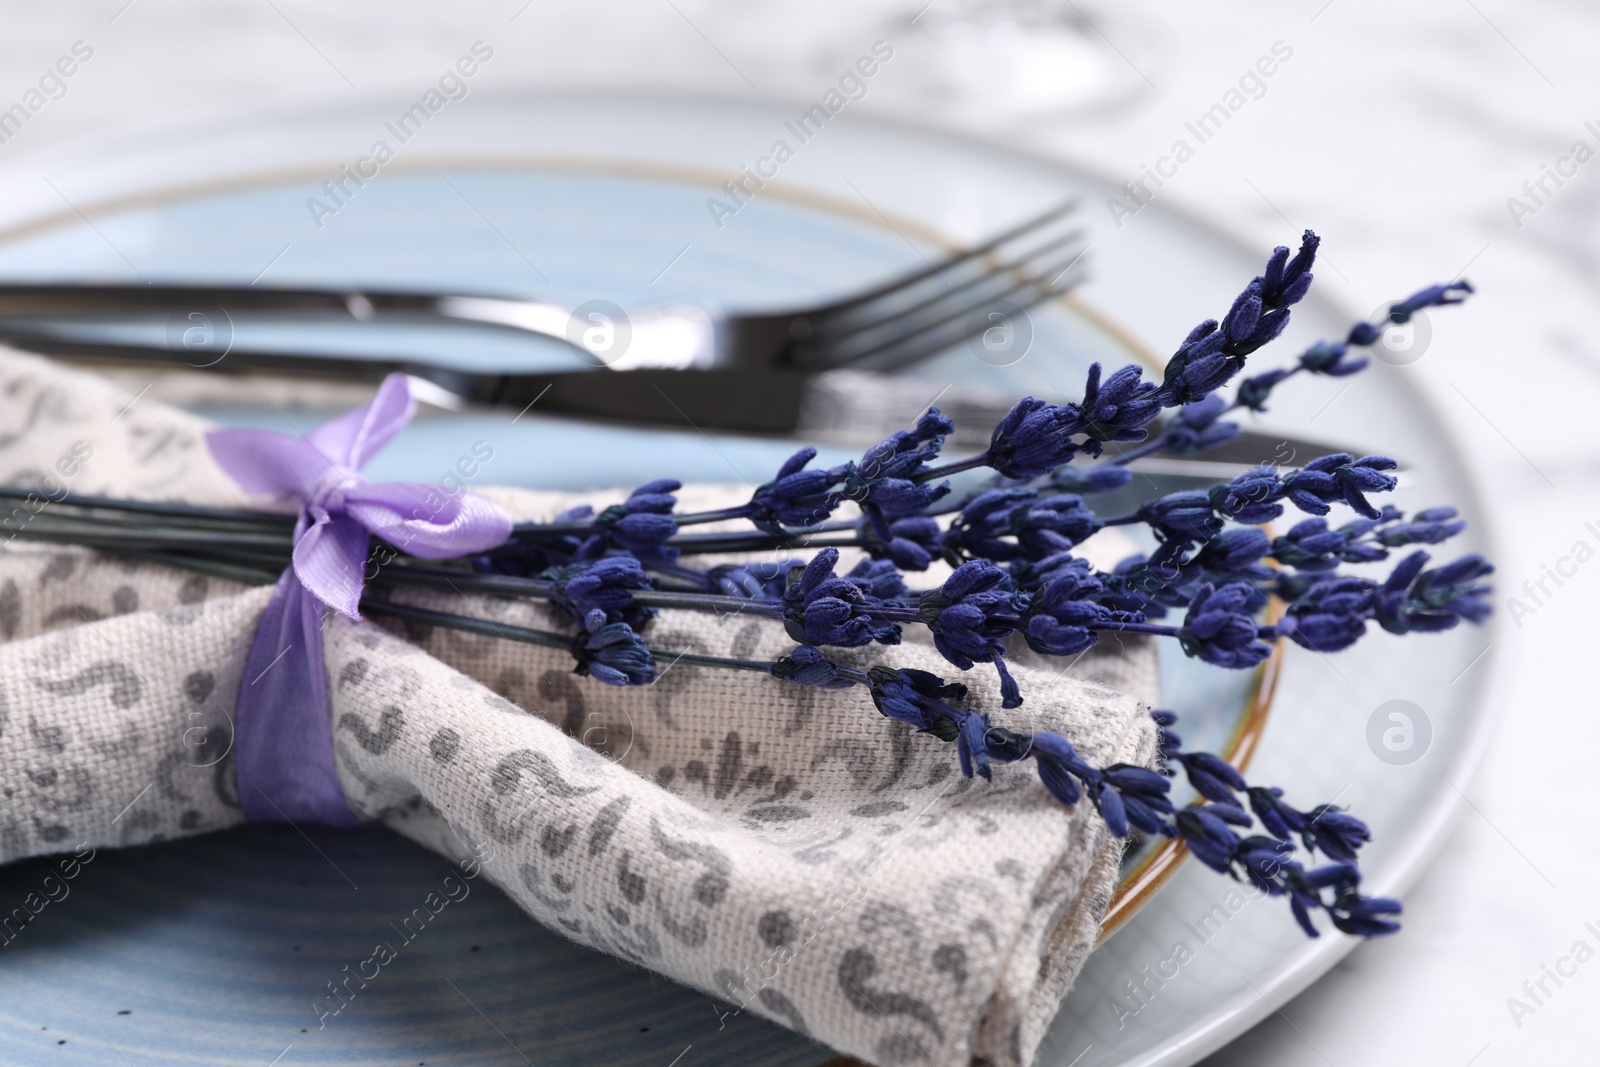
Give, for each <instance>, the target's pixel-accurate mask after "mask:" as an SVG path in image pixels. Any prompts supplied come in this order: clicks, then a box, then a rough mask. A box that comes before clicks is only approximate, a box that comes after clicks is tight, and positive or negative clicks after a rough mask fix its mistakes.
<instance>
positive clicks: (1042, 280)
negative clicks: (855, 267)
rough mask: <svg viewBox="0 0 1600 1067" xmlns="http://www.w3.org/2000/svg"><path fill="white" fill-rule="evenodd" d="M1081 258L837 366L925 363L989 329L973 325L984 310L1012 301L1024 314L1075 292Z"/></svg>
mask: <svg viewBox="0 0 1600 1067" xmlns="http://www.w3.org/2000/svg"><path fill="white" fill-rule="evenodd" d="M1081 258H1082V253H1081V252H1080V253H1079V255H1078V256H1075V257H1073V258H1072V259H1070V260H1068V261H1066V262H1065V263H1058V264H1056V265H1055V266H1053V267H1052V268H1051V270H1049V271H1045V272H1042V273H1041V274H1040V275H1038V276H1036V277H1031V278H1026V279H1024V280H1022V281H1019V282H1017V283H1015V284H1013V285H1011V286H1010V287H1008V288H1006V289H1003V290H1001V291H1000V292H998V293H993V294H991V295H989V296H988V297H987V298H985V299H982V300H976V301H971V302H969V303H967V304H965V305H964V306H963V307H962V308H961V309H959V310H957V311H955V312H952V313H951V314H948V315H944V316H941V317H940V318H939V319H937V320H935V321H933V322H930V323H926V324H924V325H923V326H921V327H919V328H918V329H916V330H913V331H910V332H908V333H907V334H905V335H903V336H901V337H898V338H896V339H895V340H893V341H889V342H887V343H884V344H881V345H878V346H876V347H874V348H873V349H870V350H868V351H866V352H862V353H858V354H856V355H854V356H852V357H851V358H850V359H848V360H847V361H845V362H843V363H841V364H835V366H848V367H850V368H851V369H861V370H874V371H880V372H881V371H891V370H898V369H899V368H901V367H905V366H909V365H910V364H913V363H916V362H917V361H919V360H922V359H926V358H927V357H928V356H931V355H934V354H936V353H938V352H941V351H943V350H944V349H946V348H949V347H951V346H952V345H956V344H959V343H961V342H962V341H964V340H966V339H967V338H969V337H972V336H975V335H976V334H978V333H981V332H983V330H984V329H987V328H988V326H987V323H986V322H978V323H973V322H972V321H971V316H972V313H973V312H975V311H979V310H982V309H983V308H984V307H985V306H990V307H992V306H994V305H995V304H997V303H998V302H999V301H1001V300H1010V301H1011V302H1012V303H1014V304H1016V305H1017V306H1018V307H1020V308H1022V309H1023V310H1027V309H1028V308H1031V307H1034V306H1035V305H1037V304H1040V303H1042V302H1044V301H1046V300H1049V299H1051V298H1053V297H1056V296H1060V295H1061V294H1062V293H1065V292H1067V291H1069V290H1071V289H1073V288H1075V287H1076V286H1077V285H1078V284H1079V283H1080V282H1081V281H1082V280H1083V278H1084V276H1085V274H1086V270H1085V269H1084V268H1082V267H1079V266H1078V262H1079V260H1080V259H1081Z"/></svg>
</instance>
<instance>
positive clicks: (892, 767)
mask: <svg viewBox="0 0 1600 1067" xmlns="http://www.w3.org/2000/svg"><path fill="white" fill-rule="evenodd" d="M206 429H207V424H206V423H205V422H204V421H203V420H200V419H197V418H195V417H193V416H190V415H188V414H185V413H183V412H180V411H177V410H174V409H171V408H168V407H165V406H163V405H161V404H159V403H157V402H156V401H154V400H151V399H149V398H148V397H144V398H139V397H136V396H133V395H130V394H128V393H126V392H124V391H122V390H120V389H118V388H116V387H115V386H113V385H111V384H110V383H108V382H107V381H105V380H104V379H101V378H98V377H96V376H93V375H90V374H86V373H83V372H79V371H74V370H70V369H67V368H64V367H62V366H59V365H57V364H54V363H51V362H48V361H45V360H41V359H37V358H34V357H30V356H24V355H20V354H16V353H11V352H3V351H0V483H4V484H9V485H17V484H26V485H36V486H38V487H39V494H38V497H37V499H36V500H34V501H30V502H24V503H23V504H21V505H19V506H18V507H16V508H15V509H10V510H9V515H8V516H7V517H6V518H5V520H4V522H3V523H0V530H3V531H4V532H3V533H0V541H4V542H5V547H4V550H3V551H0V640H3V643H0V790H3V795H4V797H5V804H4V807H3V809H0V860H14V859H20V858H23V857H26V856H33V855H39V854H44V853H50V852H57V851H66V850H70V849H72V848H74V847H77V846H78V845H79V844H80V843H82V842H85V841H87V842H88V843H90V844H92V845H94V846H96V847H107V846H125V845H142V844H148V843H151V842H156V841H162V840H168V839H171V838H175V837H178V836H181V835H186V834H194V833H202V832H205V831H209V830H216V829H221V828H223V827H227V826H231V825H235V824H237V823H239V822H241V821H242V817H241V815H240V813H239V801H238V797H237V790H236V786H235V781H234V776H233V772H232V756H233V754H232V752H231V751H229V753H228V755H227V756H225V757H223V758H221V759H217V758H216V753H217V752H218V751H220V750H221V749H222V748H225V747H227V746H228V744H229V737H230V735H229V732H228V729H227V724H228V723H229V722H230V721H231V719H230V716H231V711H232V708H233V705H234V702H235V700H236V699H237V696H238V693H239V689H240V687H241V685H246V684H249V681H250V680H249V679H246V678H243V677H242V675H243V667H244V660H245V654H246V652H247V651H248V649H249V646H250V642H251V638H252V635H253V633H254V630H255V627H256V624H257V622H258V620H259V618H260V616H261V613H262V610H263V608H264V606H265V604H266V602H267V599H268V597H269V596H270V594H271V590H270V589H268V588H246V587H243V586H238V585H234V584H231V583H228V582H224V581H221V580H218V579H215V578H206V577H200V576H196V575H193V574H190V573H186V572H181V571H176V570H169V569H166V568H162V567H157V566H153V565H147V564H133V563H128V562H123V561H119V560H116V559H112V558H109V557H105V556H101V555H98V554H96V553H93V552H90V551H86V550H82V549H76V548H71V547H62V546H54V545H50V544H48V543H43V542H29V541H24V540H22V539H20V538H18V539H11V534H12V533H14V532H15V531H17V530H19V529H20V528H21V526H22V525H23V524H25V523H26V522H27V521H28V520H29V517H30V515H31V514H32V512H33V511H36V510H38V509H39V508H43V507H48V506H49V504H48V503H47V502H48V501H49V500H52V499H56V500H59V499H62V498H63V497H64V496H66V495H70V494H103V495H110V496H120V497H140V498H148V499H163V500H186V501H190V502H194V503H204V504H214V505H247V506H249V505H255V506H260V504H261V503H262V502H261V501H257V500H251V499H249V498H246V497H245V496H244V495H243V494H242V493H241V492H240V491H239V490H238V489H237V488H235V487H234V486H233V485H232V483H231V482H229V480H228V479H227V478H226V477H225V476H224V475H223V474H222V473H221V471H219V470H218V469H217V468H216V466H215V465H214V464H213V463H212V461H211V459H210V457H209V455H208V453H207V451H206V448H205V445H204V442H203V440H202V435H203V433H204V431H205V430H206ZM474 488H475V491H480V492H482V493H483V494H484V495H486V496H489V497H491V498H492V499H494V500H496V501H497V502H498V503H500V504H501V505H502V506H503V507H505V508H506V509H507V510H508V511H510V512H511V514H512V515H513V516H514V517H516V518H518V519H549V518H551V517H553V516H554V515H555V514H556V513H557V512H558V511H560V510H561V509H563V508H565V507H567V506H569V505H570V504H571V503H573V502H574V499H575V498H574V497H572V496H570V495H563V494H554V493H535V492H525V491H518V490H509V489H481V490H479V489H477V488H476V487H474ZM748 493H749V488H748V487H744V488H742V489H741V488H736V487H723V488H717V487H691V488H690V489H689V490H686V491H685V492H684V494H682V500H683V506H684V507H686V508H688V509H690V510H699V509H702V508H709V507H717V506H722V505H726V504H729V503H735V502H738V501H739V500H740V499H743V498H744V497H747V496H748ZM583 499H585V500H592V501H598V502H602V503H603V502H605V501H606V499H607V498H606V497H605V496H604V495H603V494H584V496H583ZM618 499H620V495H619V496H618ZM411 595H412V596H413V597H414V599H415V600H416V602H417V603H420V604H423V605H425V606H430V607H435V608H438V609H440V610H449V611H452V612H456V613H460V614H470V615H478V616H482V617H487V618H494V619H497V620H504V621H506V622H513V623H517V624H521V625H527V626H536V627H542V628H546V629H550V628H560V627H561V626H562V623H561V622H560V620H559V619H557V618H555V617H553V616H551V615H550V614H549V613H548V612H547V609H545V608H544V607H543V606H541V605H530V604H525V603H512V602H509V601H505V600H497V599H491V598H467V599H465V600H464V599H463V598H461V597H456V596H449V597H448V598H444V597H441V596H438V595H435V594H431V593H417V594H411ZM647 634H648V636H649V638H650V640H651V643H652V645H653V646H655V647H657V648H665V649H689V650H694V651H698V652H705V653H712V654H718V655H728V656H737V657H749V658H774V657H776V656H778V655H780V654H782V653H784V652H786V651H788V650H789V649H790V648H791V647H792V642H791V641H790V640H789V639H788V638H787V637H786V636H785V635H784V633H783V631H782V628H781V627H780V626H778V625H776V624H774V623H769V622H760V621H752V620H748V619H739V618H737V617H729V618H718V617H715V616H710V615H702V614H695V613H689V612H673V611H666V612H662V614H661V615H660V617H659V618H657V619H656V620H655V621H654V622H653V623H652V624H651V626H650V629H649V630H648V631H647ZM832 654H833V653H830V655H832ZM837 658H839V659H841V660H847V661H848V662H850V663H851V664H852V665H857V666H864V665H866V664H868V663H871V662H878V661H880V660H881V661H884V662H891V663H893V664H894V665H896V666H900V667H920V668H923V669H925V670H930V671H934V672H936V673H940V674H943V675H945V676H947V677H950V676H953V675H955V674H956V673H958V672H955V671H954V669H953V668H951V667H950V666H949V664H947V663H945V662H944V661H943V660H941V659H940V658H939V657H938V655H937V654H936V653H935V652H934V651H933V649H932V648H931V647H929V646H925V645H919V644H915V643H910V642H908V643H907V644H905V645H902V646H899V647H895V648H890V649H880V650H856V651H855V652H853V653H852V652H840V653H839V654H838V657H837ZM1018 659H1019V662H1018V664H1017V668H1016V671H1015V673H1016V675H1017V678H1018V681H1019V682H1020V683H1021V685H1022V688H1023V691H1024V692H1025V693H1026V694H1027V695H1028V699H1027V703H1026V704H1025V705H1024V706H1023V707H1022V708H1020V709H1017V710H1015V711H1004V710H1001V708H1000V699H999V693H998V686H997V684H996V682H995V677H994V674H993V672H991V671H987V670H981V669H980V670H975V671H972V672H969V673H968V674H965V675H962V676H961V679H960V680H961V681H963V682H965V683H967V684H968V685H969V686H970V687H971V690H972V699H973V700H974V701H975V706H980V707H983V708H985V709H986V710H989V711H990V712H992V714H993V716H994V720H995V722H996V724H997V725H1004V726H1010V727H1013V728H1017V729H1024V730H1035V729H1051V730H1056V731H1058V732H1060V733H1061V734H1063V735H1065V736H1066V737H1067V738H1068V739H1069V740H1070V741H1071V742H1072V744H1073V745H1074V746H1076V748H1077V749H1078V751H1079V752H1080V753H1081V754H1082V755H1083V756H1084V757H1085V758H1086V759H1087V760H1089V761H1090V762H1093V763H1097V764H1101V765H1104V764H1108V763H1113V762H1118V761H1124V762H1129V763H1140V764H1148V763H1149V762H1150V761H1151V760H1152V759H1153V755H1154V747H1155V730H1154V726H1153V723H1152V721H1151V719H1150V717H1149V716H1148V715H1147V714H1146V711H1147V709H1148V706H1149V704H1148V701H1150V700H1153V699H1155V692H1154V689H1155V661H1154V652H1153V649H1152V648H1151V647H1150V646H1149V644H1148V642H1147V640H1146V639H1137V640H1133V641H1129V642H1127V643H1126V644H1125V645H1123V646H1121V647H1120V648H1116V647H1113V648H1110V649H1105V650H1096V651H1095V652H1092V653H1091V654H1090V655H1087V656H1085V657H1084V658H1083V659H1082V660H1081V661H1080V662H1079V663H1078V664H1077V665H1076V666H1075V667H1074V668H1073V669H1072V671H1071V672H1070V673H1060V672H1059V671H1058V669H1057V668H1056V667H1054V666H1053V665H1045V664H1041V663H1039V662H1037V661H1030V660H1029V658H1028V657H1027V656H1026V655H1024V656H1020V657H1018ZM1030 662H1031V665H1030ZM326 666H327V671H328V678H329V684H330V689H331V691H332V721H331V722H330V723H329V724H328V727H329V729H330V730H331V731H332V733H333V737H334V743H335V751H336V756H337V762H338V772H339V777H340V782H341V785H342V787H343V789H344V792H345V794H346V797H347V798H348V801H349V803H350V805H351V807H352V808H353V809H354V810H355V811H356V812H357V813H359V814H360V815H362V816H363V817H366V818H370V819H375V820H382V821H383V822H384V823H386V824H387V825H389V826H391V827H392V828H394V829H395V830H396V831H398V832H400V833H402V834H405V835H406V836H408V837H410V838H412V839H414V840H416V841H419V842H421V843H423V844H424V845H426V846H427V847H429V848H432V849H434V850H436V851H438V852H440V853H442V854H444V855H445V856H447V857H449V858H451V859H452V860H455V861H458V862H460V861H466V860H468V859H469V858H470V857H474V856H476V857H477V861H478V862H479V863H480V864H481V868H482V870H483V871H484V873H485V874H486V875H487V876H488V878H489V879H491V880H492V881H494V882H495V883H496V884H497V885H499V886H500V887H501V888H502V889H503V890H504V891H505V892H506V893H507V894H508V895H509V896H510V897H511V898H512V899H514V900H515V901H516V902H517V903H518V905H520V906H521V907H522V908H523V909H524V910H526V911H527V912H528V914H530V915H532V916H533V917H534V918H535V919H537V920H538V921H539V922H541V923H543V924H545V925H547V926H549V927H551V928H552V929H556V930H559V931H561V932H562V933H564V934H566V935H567V936H569V937H571V938H573V939H574V940H577V941H579V942H581V943H583V944H586V945H590V946H593V947H594V948H597V949H599V950H601V951H604V952H609V953H613V954H615V955H618V956H621V957H623V958H626V959H628V960H630V961H633V962H635V963H638V964H640V965H641V966H645V967H648V968H651V969H652V970H655V971H659V972H660V973H662V974H665V975H667V976H669V977H671V978H673V979H676V980H677V981H680V982H683V983H685V984H688V985H690V986H693V987H695V988H697V989H700V990H703V991H705V992H707V993H710V994H712V995H714V996H716V997H718V998H720V999H722V1000H726V1001H728V1002H730V1003H731V1004H733V1005H735V1006H737V1007H739V1008H741V1009H743V1010H749V1011H753V1012H756V1013H758V1014H760V1015H763V1016H765V1017H767V1018H770V1019H773V1020H775V1021H777V1022H779V1023H781V1024H783V1025H785V1026H788V1027H791V1028H793V1029H795V1030H797V1031H799V1032H801V1033H804V1034H807V1035H809V1036H811V1037H812V1038H815V1039H816V1040H819V1041H822V1042H824V1043H826V1044H828V1045H831V1046H833V1047H835V1048H838V1049H841V1050H843V1051H846V1052H849V1053H851V1054H853V1055H856V1056H859V1057H862V1058H864V1059H867V1060H870V1061H872V1062H874V1063H879V1064H900V1063H911V1062H918V1063H922V1062H926V1063H928V1064H932V1065H935V1067H963V1065H966V1064H969V1063H985V1064H994V1065H1005V1067H1013V1065H1014V1067H1023V1065H1026V1064H1028V1063H1030V1062H1032V1060H1033V1056H1034V1052H1035V1049H1036V1047H1037V1045H1038V1042H1039V1040H1040V1037H1041V1036H1042V1034H1043V1032H1044V1029H1045V1027H1046V1025H1047V1024H1048V1023H1049V1021H1050V1019H1051V1017H1052V1016H1053V1015H1054V1013H1055V1011H1056V1008H1057V1006H1058V1004H1059V1002H1060V1000H1061V998H1062V997H1063V996H1064V995H1065V994H1066V992H1067V990H1068V989H1069V988H1070V987H1071V985H1072V982H1073V980H1074V978H1075V977H1076V975H1077V974H1078V971H1079V970H1080V968H1081V967H1082V965H1083V962H1084V959H1085V957H1086V956H1087V954H1088V952H1089V950H1090V949H1091V948H1092V946H1093V944H1094V941H1095V936H1096V932H1097V929H1098V926H1099V921H1100V917H1101V916H1102V914H1103V913H1104V911H1105V908H1106V905H1107V903H1108V900H1109V896H1110V892H1111V889H1112V887H1113V885H1114V882H1115V878H1116V872H1117V865H1118V859H1119V856H1120V852H1121V850H1120V847H1119V844H1120V843H1119V842H1118V841H1117V840H1116V839H1114V838H1112V837H1110V836H1109V835H1108V833H1107V832H1106V830H1105V828H1104V826H1103V825H1102V824H1101V822H1100V821H1099V818H1098V817H1097V816H1096V815H1095V814H1094V812H1093V811H1092V809H1090V808H1089V807H1088V805H1086V804H1080V805H1079V806H1078V807H1077V808H1076V809H1069V808H1065V807H1063V806H1062V805H1061V804H1059V803H1058V802H1056V801H1055V800H1054V799H1052V798H1051V797H1050V796H1049V794H1047V793H1046V792H1045V790H1044V788H1043V787H1042V786H1041V785H1040V784H1039V782H1038V780H1037V778H1036V777H1035V776H1034V775H1033V773H1032V770H1031V768H1030V767H1029V766H1027V765H1026V764H1023V765H1017V766H1007V765H999V766H996V767H995V770H994V779H993V780H992V781H990V782H984V781H982V780H968V779H965V778H962V777H961V775H960V772H959V770H958V768H957V765H956V758H955V752H954V749H953V746H950V745H946V744H944V743H942V742H940V741H938V740H936V739H934V738H932V737H928V736H924V735H919V734H914V733H912V732H910V730H909V728H907V727H905V726H904V725H903V724H900V723H897V722H895V721H893V720H890V719H887V718H885V717H883V716H881V715H879V714H878V713H877V712H876V711H875V709H874V708H873V707H872V704H871V702H870V700H868V699H867V697H866V696H865V694H864V693H863V692H861V691H859V690H856V691H844V692H833V691H822V690H814V689H805V688H802V687H799V686H795V685H790V684H785V683H781V682H779V681H777V680H775V679H772V678H767V677H763V676H761V675H755V674H745V673H742V672H732V671H726V672H724V671H713V670H708V669H696V668H689V667H677V668H674V667H671V666H666V665H663V666H666V669H665V672H664V674H663V675H662V676H661V677H660V679H659V680H658V681H657V682H656V683H654V684H653V685H650V686H645V687H639V688H614V687H610V686H605V685H601V684H599V683H597V682H595V681H594V680H592V679H589V678H580V677H577V676H575V675H573V674H572V673H571V661H570V658H569V657H567V656H566V655H565V654H564V653H561V652H558V651H555V650H549V649H543V648H538V647H531V646H527V645H520V644H514V643H512V642H509V641H503V640H500V639H496V638H489V637H481V636H477V635H471V634H465V633H460V632H456V631H447V630H442V629H437V630H435V629H430V628H427V627H416V626H400V625H398V624H396V625H393V626H387V625H378V624H375V623H373V622H362V623H356V622H351V621H349V620H347V619H345V618H343V617H341V616H337V615H334V616H332V617H331V618H330V621H329V624H328V629H327V640H326ZM197 725H198V726H202V727H205V726H209V727H213V729H211V730H210V732H209V733H203V732H201V731H197V729H196V727H197ZM197 736H205V737H207V738H208V740H210V741H213V742H220V744H216V743H214V744H212V745H211V746H210V747H209V748H208V747H207V746H197V745H196V744H194V743H193V742H194V739H195V738H196V737H197Z"/></svg>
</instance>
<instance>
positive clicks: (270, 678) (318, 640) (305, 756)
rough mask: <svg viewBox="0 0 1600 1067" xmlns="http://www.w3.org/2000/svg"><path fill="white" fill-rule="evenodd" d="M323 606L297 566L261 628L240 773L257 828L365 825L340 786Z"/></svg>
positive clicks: (242, 801)
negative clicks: (281, 824) (296, 824)
mask: <svg viewBox="0 0 1600 1067" xmlns="http://www.w3.org/2000/svg"><path fill="white" fill-rule="evenodd" d="M322 612H323V606H322V604H321V603H320V602H319V601H318V600H317V599H316V598H315V597H314V596H312V595H311V594H310V593H308V592H307V591H306V588H305V586H303V585H301V584H300V580H299V578H297V577H296V576H295V573H294V569H293V568H292V567H291V568H290V569H289V570H287V571H285V572H284V574H283V576H282V577H281V578H279V579H278V585H277V588H276V589H275V590H274V591H273V594H272V599H271V600H270V601H268V602H267V610H266V611H265V613H263V614H262V616H261V624H260V626H258V627H257V628H256V634H255V639H254V640H253V641H252V642H251V644H250V655H249V656H248V657H247V658H246V659H245V669H244V677H243V678H242V679H241V680H240V683H239V701H238V705H237V708H236V711H235V716H236V721H235V722H234V735H235V746H234V769H235V772H236V774H237V776H238V784H239V807H240V809H241V810H242V811H243V813H244V816H245V818H247V819H249V820H250V821H251V822H315V823H322V824H325V825H328V826H359V825H360V824H361V822H362V820H361V818H360V817H359V816H357V815H356V814H355V812H353V811H351V809H350V805H349V803H348V802H347V801H346V800H345V796H344V790H343V789H342V788H341V787H340V785H339V774H338V770H337V769H336V767H335V764H334V756H333V724H332V722H331V721H330V720H331V719H332V714H333V710H332V704H331V702H330V698H329V695H328V670H327V666H326V664H325V661H324V660H323V647H322Z"/></svg>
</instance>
